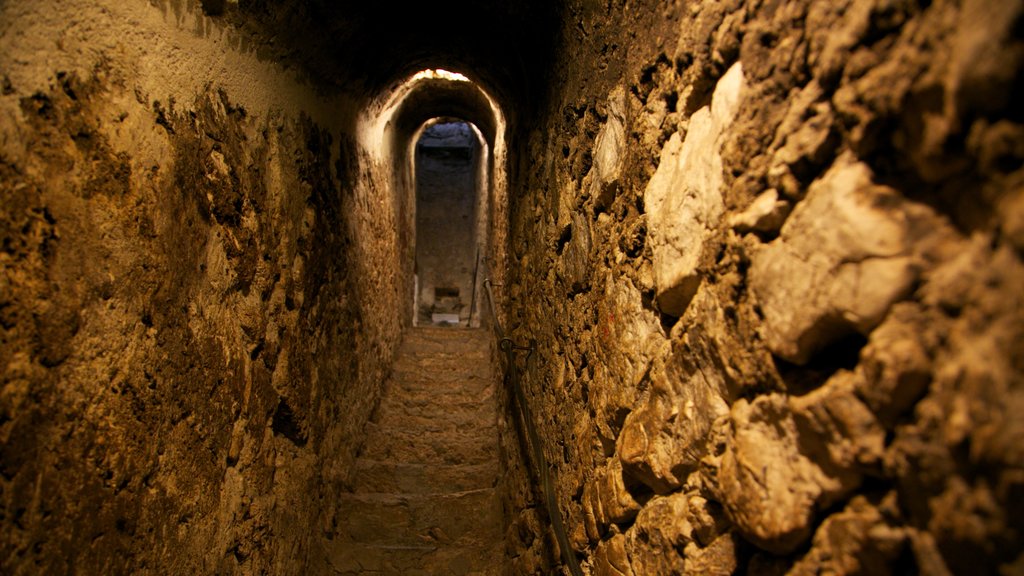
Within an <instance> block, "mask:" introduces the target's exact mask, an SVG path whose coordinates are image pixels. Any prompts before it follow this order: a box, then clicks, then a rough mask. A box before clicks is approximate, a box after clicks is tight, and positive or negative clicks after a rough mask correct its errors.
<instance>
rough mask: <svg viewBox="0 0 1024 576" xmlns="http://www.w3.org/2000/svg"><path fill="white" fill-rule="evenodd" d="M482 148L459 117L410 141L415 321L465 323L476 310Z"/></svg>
mask: <svg viewBox="0 0 1024 576" xmlns="http://www.w3.org/2000/svg"><path fill="white" fill-rule="evenodd" d="M481 152H482V146H481V142H480V136H479V133H478V132H477V130H476V129H475V128H474V127H473V126H472V125H471V124H469V123H467V122H464V121H461V120H449V119H440V120H437V121H435V122H434V123H432V124H430V125H428V126H427V127H426V128H425V129H424V130H423V132H422V134H421V135H420V137H419V140H418V141H417V143H416V158H415V166H416V278H417V287H416V324H418V325H421V326H423V325H445V326H469V325H471V324H474V323H475V322H474V321H473V316H474V315H475V314H476V312H475V310H474V308H475V306H476V302H475V300H476V290H475V285H476V280H477V279H476V271H477V265H478V259H479V248H478V245H479V239H478V237H477V236H478V234H477V214H478V208H479V196H480V195H479V186H480V170H481V162H480V160H481Z"/></svg>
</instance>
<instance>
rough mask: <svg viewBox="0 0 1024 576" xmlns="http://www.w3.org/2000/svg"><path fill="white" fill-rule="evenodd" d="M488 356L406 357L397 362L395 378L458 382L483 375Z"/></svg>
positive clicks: (393, 377) (393, 375)
mask: <svg viewBox="0 0 1024 576" xmlns="http://www.w3.org/2000/svg"><path fill="white" fill-rule="evenodd" d="M487 362H488V360H487V359H486V358H472V357H469V358H467V357H465V356H457V357H456V356H453V357H451V358H436V357H435V358H423V359H413V358H405V359H402V360H399V361H398V362H395V365H394V372H393V374H392V379H393V380H401V379H403V378H427V379H429V380H436V381H438V382H458V381H459V380H462V379H466V378H473V377H480V376H482V375H483V374H482V371H481V365H482V364H486V363H487Z"/></svg>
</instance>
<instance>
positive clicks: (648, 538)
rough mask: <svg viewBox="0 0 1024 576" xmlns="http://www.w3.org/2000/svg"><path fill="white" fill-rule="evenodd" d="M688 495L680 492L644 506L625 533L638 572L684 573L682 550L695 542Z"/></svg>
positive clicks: (659, 498) (633, 563) (635, 569)
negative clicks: (688, 516) (689, 518)
mask: <svg viewBox="0 0 1024 576" xmlns="http://www.w3.org/2000/svg"><path fill="white" fill-rule="evenodd" d="M688 508H689V507H688V505H687V496H686V494H683V493H681V492H677V493H675V494H672V495H671V496H667V497H656V498H654V499H652V500H651V501H650V502H648V503H647V505H646V506H644V508H643V510H641V511H640V514H639V515H638V516H637V518H636V523H635V524H633V526H632V527H631V528H630V529H629V530H628V531H627V532H626V550H627V551H628V552H629V558H630V561H631V563H632V566H633V571H634V572H635V573H637V574H678V575H682V574H685V568H686V566H685V560H684V558H683V556H682V555H681V554H680V552H681V551H682V550H683V548H684V547H685V546H686V545H687V544H689V543H690V542H692V541H693V526H691V525H690V523H689V522H688V521H687V512H688Z"/></svg>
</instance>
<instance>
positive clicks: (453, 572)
mask: <svg viewBox="0 0 1024 576" xmlns="http://www.w3.org/2000/svg"><path fill="white" fill-rule="evenodd" d="M328 554H329V561H330V564H331V568H332V569H333V570H334V571H335V572H334V573H335V574H338V575H341V576H367V575H369V574H373V575H389V576H390V575H402V576H441V575H446V576H447V575H450V576H498V575H500V574H506V573H507V570H505V568H504V567H503V566H501V563H502V556H501V549H500V548H497V547H491V548H487V549H479V548H452V547H447V546H440V547H439V546H380V545H370V544H359V543H353V542H333V543H331V544H330V545H329V547H328Z"/></svg>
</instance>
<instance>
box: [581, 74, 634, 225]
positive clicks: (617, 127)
mask: <svg viewBox="0 0 1024 576" xmlns="http://www.w3.org/2000/svg"><path fill="white" fill-rule="evenodd" d="M607 111H608V120H607V121H605V123H604V125H603V126H602V127H601V131H600V132H599V133H598V134H597V139H596V140H595V141H594V165H593V167H592V168H591V169H590V172H589V174H588V178H589V180H590V184H589V191H590V197H591V198H593V200H594V205H595V206H596V207H597V208H606V207H608V206H610V205H611V204H612V202H613V201H614V200H615V195H616V193H617V192H618V188H619V186H620V184H621V178H622V169H623V157H624V156H625V153H626V111H627V108H626V89H625V88H624V87H623V86H617V87H616V88H615V89H614V90H612V92H611V94H609V95H608V107H607Z"/></svg>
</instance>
